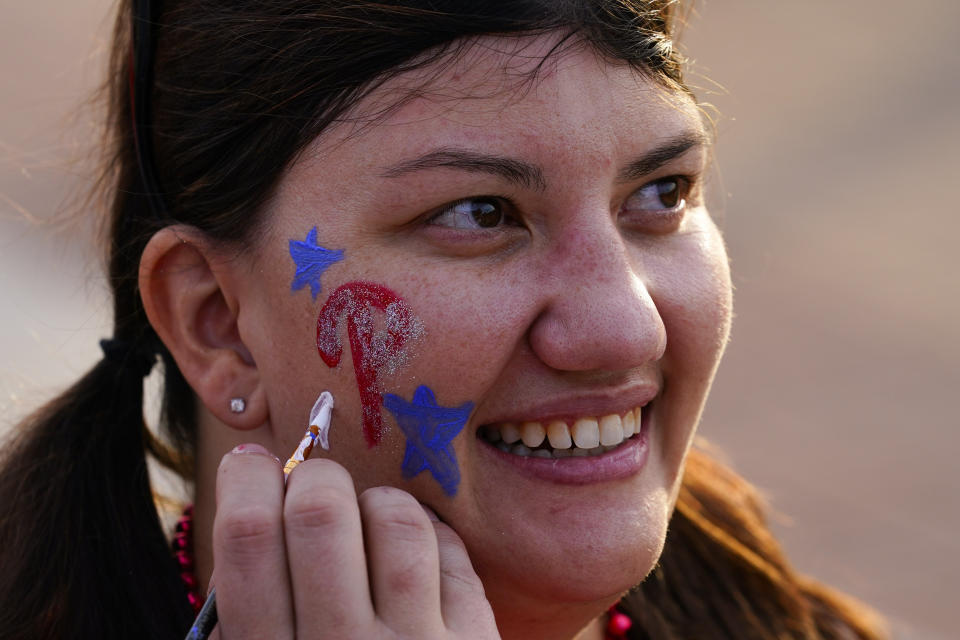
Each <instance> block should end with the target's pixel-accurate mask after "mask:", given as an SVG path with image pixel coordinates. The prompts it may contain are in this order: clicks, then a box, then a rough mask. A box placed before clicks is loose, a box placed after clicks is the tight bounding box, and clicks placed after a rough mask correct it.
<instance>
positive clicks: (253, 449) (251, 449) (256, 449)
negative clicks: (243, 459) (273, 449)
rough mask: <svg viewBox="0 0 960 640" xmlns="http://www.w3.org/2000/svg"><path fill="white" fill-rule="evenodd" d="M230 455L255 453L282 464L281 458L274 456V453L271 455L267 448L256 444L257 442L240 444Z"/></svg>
mask: <svg viewBox="0 0 960 640" xmlns="http://www.w3.org/2000/svg"><path fill="white" fill-rule="evenodd" d="M230 453H231V454H237V453H242V454H248V453H254V454H257V455H261V456H268V457H270V458H273V459H274V460H276V461H277V462H280V458H278V457H277V456H275V455H273V454H272V453H270V452H269V451H267V450H266V448H264V447H263V446H262V445H259V444H256V443H255V442H248V443H244V444H238V445H237V446H235V447H234V448H233V450H232V451H230Z"/></svg>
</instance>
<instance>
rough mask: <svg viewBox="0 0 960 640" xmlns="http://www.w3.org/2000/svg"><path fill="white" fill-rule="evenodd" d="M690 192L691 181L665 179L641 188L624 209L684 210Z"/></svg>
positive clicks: (629, 210) (672, 178)
mask: <svg viewBox="0 0 960 640" xmlns="http://www.w3.org/2000/svg"><path fill="white" fill-rule="evenodd" d="M689 191H690V181H689V180H687V179H686V178H681V177H679V176H671V177H669V178H663V179H662V180H657V181H656V182H651V183H650V184H647V185H644V186H643V187H640V189H638V190H637V191H635V192H634V193H633V194H632V195H631V196H630V198H628V199H627V202H626V203H625V204H624V209H625V210H626V211H627V212H634V211H647V212H651V211H652V212H656V211H671V212H672V211H676V210H680V209H683V207H684V205H685V204H686V200H685V198H686V197H687V193H688V192H689Z"/></svg>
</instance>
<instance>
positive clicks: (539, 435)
mask: <svg viewBox="0 0 960 640" xmlns="http://www.w3.org/2000/svg"><path fill="white" fill-rule="evenodd" d="M640 415H641V409H640V407H637V408H636V409H633V410H631V411H628V412H627V413H626V414H625V415H624V416H619V415H617V414H612V415H608V416H602V417H600V418H579V419H578V420H576V421H575V422H574V423H573V426H572V427H571V426H569V425H567V423H566V422H564V421H562V420H555V421H553V422H549V423H547V424H546V425H544V424H543V423H540V422H522V423H519V424H517V423H514V422H504V423H501V424H498V425H488V426H484V427H481V428H480V432H479V435H480V437H481V438H483V439H484V440H486V441H487V442H489V443H491V444H493V445H494V446H495V447H497V448H498V449H500V450H501V451H505V452H507V453H512V454H514V455H517V456H533V457H537V458H567V457H570V456H595V455H600V454H601V453H605V452H607V451H610V450H612V449H615V448H617V447H618V446H619V445H620V444H621V443H622V442H623V441H624V440H626V439H628V438H631V437H633V436H634V435H636V434H638V433H640Z"/></svg>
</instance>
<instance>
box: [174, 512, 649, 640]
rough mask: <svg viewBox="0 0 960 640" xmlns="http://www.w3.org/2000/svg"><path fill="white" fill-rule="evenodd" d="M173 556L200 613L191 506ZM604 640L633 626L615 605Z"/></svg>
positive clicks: (619, 638) (622, 639) (619, 639)
mask: <svg viewBox="0 0 960 640" xmlns="http://www.w3.org/2000/svg"><path fill="white" fill-rule="evenodd" d="M172 544H173V556H174V558H176V559H177V564H178V565H179V566H180V579H181V580H183V586H184V587H186V589H187V600H189V601H190V606H192V607H193V613H194V615H196V614H198V613H199V612H200V608H201V607H203V603H204V601H205V600H206V596H204V595H203V594H201V593H200V583H199V582H198V581H197V576H196V574H195V573H194V561H193V505H189V506H188V507H187V508H186V509H184V510H183V515H182V516H180V519H179V520H177V526H176V528H175V529H174V533H173V543H172ZM608 615H609V620H608V621H607V634H606V640H626V639H627V631H628V630H629V629H630V627H632V626H633V620H631V619H630V617H629V616H628V615H627V614H625V613H623V612H622V611H619V610H618V609H617V605H613V606H612V607H610V611H609V612H608Z"/></svg>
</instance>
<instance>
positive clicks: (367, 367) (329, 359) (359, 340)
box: [317, 282, 423, 447]
mask: <svg viewBox="0 0 960 640" xmlns="http://www.w3.org/2000/svg"><path fill="white" fill-rule="evenodd" d="M374 310H379V311H381V312H383V314H384V325H385V328H384V329H383V330H381V331H377V332H374V320H375V318H374ZM344 318H346V321H347V337H348V338H349V340H350V353H351V355H352V356H353V369H354V373H355V374H356V376H357V387H358V388H359V389H360V404H361V406H362V408H363V434H364V436H365V437H366V440H367V446H370V447H373V446H374V445H376V444H379V442H380V439H381V438H382V437H383V417H382V415H381V413H380V406H381V405H382V404H383V390H382V389H381V387H380V372H381V371H382V370H384V369H387V370H393V369H395V368H396V367H397V366H398V365H399V364H400V363H401V362H402V360H403V356H404V351H403V345H404V343H406V342H407V341H408V340H410V339H411V338H414V337H416V336H417V335H419V333H420V332H422V330H423V329H422V327H423V325H422V324H421V323H420V321H419V320H417V318H416V317H414V315H413V314H412V312H411V311H410V308H409V307H408V306H407V303H406V302H404V301H403V299H402V298H401V297H400V296H398V295H397V294H396V293H394V292H393V291H391V290H390V289H388V288H386V287H384V286H381V285H378V284H373V283H371V282H348V283H346V284H344V285H341V286H340V287H339V288H338V289H337V290H336V291H334V292H333V293H331V294H330V297H329V298H328V299H327V301H326V303H325V304H324V305H323V309H321V310H320V315H319V316H318V317H317V351H318V352H319V353H320V357H321V358H323V361H324V362H325V363H326V365H327V366H328V367H336V366H337V365H339V364H340V358H341V356H342V355H343V345H342V344H341V342H340V336H339V328H340V324H341V322H342V320H343V319H344Z"/></svg>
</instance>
